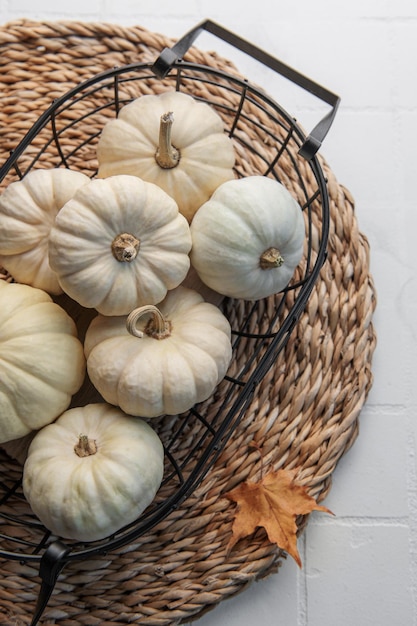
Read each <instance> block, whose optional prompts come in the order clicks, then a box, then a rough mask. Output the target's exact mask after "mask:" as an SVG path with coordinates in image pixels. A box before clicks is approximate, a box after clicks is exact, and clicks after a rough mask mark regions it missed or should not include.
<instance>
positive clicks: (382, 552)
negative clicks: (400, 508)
mask: <svg viewBox="0 0 417 626" xmlns="http://www.w3.org/2000/svg"><path fill="white" fill-rule="evenodd" d="M307 539H308V541H307V563H306V571H307V584H308V597H307V602H308V605H307V606H308V609H307V610H308V626H323V624H329V625H336V624H337V626H352V625H353V624H356V625H357V626H375V624H378V625H380V626H392V624H404V625H405V624H407V626H408V625H410V626H411V624H413V619H414V613H413V602H412V596H411V593H410V586H409V576H410V563H409V556H408V549H409V532H408V529H407V528H406V527H403V526H376V525H346V526H337V525H331V524H329V525H325V526H319V525H317V526H316V525H311V526H310V527H308V530H307Z"/></svg>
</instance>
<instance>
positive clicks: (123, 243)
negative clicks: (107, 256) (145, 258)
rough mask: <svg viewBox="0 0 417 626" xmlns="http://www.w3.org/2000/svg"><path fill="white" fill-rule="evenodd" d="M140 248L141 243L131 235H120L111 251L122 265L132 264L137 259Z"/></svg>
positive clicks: (113, 243)
mask: <svg viewBox="0 0 417 626" xmlns="http://www.w3.org/2000/svg"><path fill="white" fill-rule="evenodd" d="M139 248H140V241H139V239H136V237H135V236H134V235H131V234H130V233H120V235H117V236H116V237H115V238H114V239H113V241H112V244H111V251H112V253H113V256H114V258H115V259H117V260H118V261H120V262H121V263H123V262H124V263H130V262H131V261H133V260H134V259H136V257H137V254H138V252H139Z"/></svg>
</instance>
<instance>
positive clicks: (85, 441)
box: [74, 435, 97, 458]
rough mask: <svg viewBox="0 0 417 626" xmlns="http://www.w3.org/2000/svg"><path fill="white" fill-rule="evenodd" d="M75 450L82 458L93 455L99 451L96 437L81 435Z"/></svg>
mask: <svg viewBox="0 0 417 626" xmlns="http://www.w3.org/2000/svg"><path fill="white" fill-rule="evenodd" d="M74 452H75V454H76V455H77V456H79V457H80V458H83V457H86V456H92V455H93V454H95V453H96V452H97V444H96V442H95V441H94V439H89V438H88V436H87V435H80V436H79V438H78V443H76V444H75V446H74Z"/></svg>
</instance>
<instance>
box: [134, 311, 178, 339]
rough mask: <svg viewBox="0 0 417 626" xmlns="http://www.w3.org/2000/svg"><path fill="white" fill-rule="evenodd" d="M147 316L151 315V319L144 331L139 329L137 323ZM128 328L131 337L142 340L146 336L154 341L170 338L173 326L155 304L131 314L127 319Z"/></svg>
mask: <svg viewBox="0 0 417 626" xmlns="http://www.w3.org/2000/svg"><path fill="white" fill-rule="evenodd" d="M145 315H150V319H149V320H148V323H147V324H146V326H145V328H144V330H143V331H142V330H139V328H138V327H137V323H138V321H139V320H140V319H141V318H142V317H144V316H145ZM126 328H127V330H128V332H129V333H130V334H131V335H133V336H134V337H138V338H139V339H142V338H143V336H144V335H147V336H148V337H153V338H154V339H165V338H166V337H169V336H170V334H171V328H172V326H171V322H170V321H169V320H166V319H165V317H164V316H163V315H162V313H161V311H160V310H159V309H158V307H156V306H154V305H153V304H146V305H145V306H141V307H138V308H137V309H134V310H133V311H132V312H131V313H129V315H128V316H127V319H126Z"/></svg>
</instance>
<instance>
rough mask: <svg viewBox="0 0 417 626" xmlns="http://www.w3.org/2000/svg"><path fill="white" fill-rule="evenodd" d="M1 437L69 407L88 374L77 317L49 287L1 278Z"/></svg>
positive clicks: (26, 430)
mask: <svg viewBox="0 0 417 626" xmlns="http://www.w3.org/2000/svg"><path fill="white" fill-rule="evenodd" d="M0 372H1V374H0V443H2V442H6V441H10V440H12V439H17V438H19V437H23V436H24V435H26V434H28V433H29V432H31V431H33V430H38V429H39V428H42V427H43V426H45V425H46V424H49V423H50V422H52V421H53V420H54V419H55V418H56V417H57V416H58V415H59V414H60V413H62V412H63V411H65V409H67V408H68V406H69V404H70V402H71V396H72V395H73V394H75V392H76V391H78V390H79V389H80V387H81V385H82V383H83V380H84V376H85V358H84V352H83V346H82V344H81V342H80V341H79V339H78V338H77V329H76V327H75V324H74V322H73V320H72V319H71V317H70V316H69V315H68V314H67V313H66V312H65V311H64V310H63V309H62V308H61V307H60V306H58V304H55V303H54V302H53V301H52V299H51V297H50V296H49V295H48V294H47V293H46V292H44V291H42V290H40V289H36V288H35V287H30V286H29V285H21V284H19V283H6V282H5V281H2V280H0Z"/></svg>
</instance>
